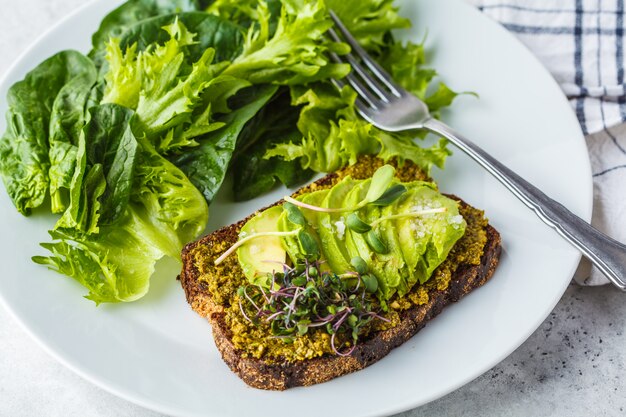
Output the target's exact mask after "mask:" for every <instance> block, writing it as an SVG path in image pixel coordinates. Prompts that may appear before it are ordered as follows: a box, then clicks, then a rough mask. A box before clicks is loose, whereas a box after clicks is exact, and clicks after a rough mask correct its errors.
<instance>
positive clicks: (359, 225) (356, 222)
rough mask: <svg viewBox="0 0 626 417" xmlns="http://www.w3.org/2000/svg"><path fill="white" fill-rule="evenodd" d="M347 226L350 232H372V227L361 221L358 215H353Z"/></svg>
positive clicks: (348, 219) (349, 217)
mask: <svg viewBox="0 0 626 417" xmlns="http://www.w3.org/2000/svg"><path fill="white" fill-rule="evenodd" d="M346 225H347V226H348V228H349V229H350V230H353V231H355V232H357V233H367V232H369V231H370V230H372V226H370V225H369V224H367V223H365V222H364V221H363V220H361V219H360V218H359V216H358V214H356V213H352V214H350V215H349V216H348V218H347V219H346Z"/></svg>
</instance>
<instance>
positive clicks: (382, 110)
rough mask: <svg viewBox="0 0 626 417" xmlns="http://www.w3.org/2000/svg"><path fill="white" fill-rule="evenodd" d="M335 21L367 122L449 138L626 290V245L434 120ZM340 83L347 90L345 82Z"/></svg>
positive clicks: (351, 81)
mask: <svg viewBox="0 0 626 417" xmlns="http://www.w3.org/2000/svg"><path fill="white" fill-rule="evenodd" d="M331 16H332V18H333V20H334V21H335V25H336V27H337V29H339V31H340V32H341V34H342V35H343V37H344V40H345V41H347V42H348V44H350V46H351V47H352V52H351V53H349V54H347V55H342V56H341V57H339V56H338V55H336V54H331V56H332V58H333V59H334V60H335V61H337V62H339V63H345V62H348V63H349V64H350V65H351V66H352V69H353V71H352V72H351V73H350V74H349V75H348V76H347V77H346V78H345V79H346V80H347V81H348V83H349V84H350V85H351V86H352V88H354V89H355V90H356V92H357V93H358V95H359V98H358V99H357V101H356V108H357V110H358V112H359V113H360V114H361V116H363V118H365V120H367V121H368V122H370V123H371V124H373V125H374V126H376V127H378V128H379V129H382V130H386V131H390V132H399V131H403V130H411V129H426V130H428V131H430V132H432V133H435V134H437V135H439V136H442V137H444V138H446V139H448V140H449V141H450V142H452V143H453V144H454V145H456V146H457V147H458V148H460V149H461V150H462V151H463V152H465V153H466V154H468V155H469V156H470V157H471V158H472V159H474V160H475V161H476V162H478V163H479V164H480V165H481V166H482V167H483V168H485V169H486V170H487V171H489V172H490V173H491V174H492V175H493V176H494V177H496V179H498V181H500V182H501V183H502V184H504V186H505V187H506V188H508V189H509V190H510V191H511V192H512V193H513V194H514V195H515V196H516V197H517V198H519V199H520V200H521V201H522V202H523V203H524V204H525V205H526V206H528V207H529V208H530V209H532V210H533V211H534V212H535V213H536V214H537V216H539V218H540V219H541V220H542V221H543V222H544V223H546V224H547V225H548V226H550V227H552V228H553V229H554V230H556V231H557V232H558V233H559V234H560V235H561V236H563V237H564V238H565V240H567V241H568V242H570V243H571V244H572V245H574V246H575V247H576V248H577V249H579V250H580V251H581V252H582V253H583V255H584V256H585V257H587V258H588V259H589V260H590V261H591V263H593V264H594V265H595V266H596V267H597V268H598V269H599V270H600V271H602V273H603V274H604V275H606V277H607V278H608V279H609V280H611V282H612V283H613V284H615V286H617V287H618V288H619V289H621V290H622V291H626V245H623V244H622V243H620V242H618V241H616V240H614V239H611V238H610V237H608V236H606V235H605V234H603V233H601V232H599V231H598V230H596V229H594V228H593V227H591V226H590V225H589V224H588V223H587V222H585V221H584V220H582V219H581V218H579V217H578V216H576V215H575V214H573V213H572V212H571V211H569V210H568V209H566V208H565V207H564V206H563V205H561V204H559V203H557V202H556V201H554V200H552V199H551V198H549V197H548V196H546V195H545V194H544V193H543V192H541V190H539V189H538V188H536V187H535V186H533V185H531V184H530V183H528V182H527V181H526V180H524V179H523V178H522V177H520V176H519V175H517V174H516V173H515V172H513V171H511V170H510V169H509V168H507V167H506V166H504V165H503V164H501V163H500V162H498V160H496V159H495V158H494V157H492V156H491V155H489V154H488V153H487V152H485V151H484V150H482V149H481V148H479V147H478V146H477V145H476V144H474V143H473V142H471V141H470V140H468V139H466V138H465V137H463V136H462V135H461V134H459V133H457V132H455V131H454V130H453V129H452V128H450V127H449V126H447V125H446V124H445V123H443V122H441V121H439V120H437V119H435V118H433V117H432V116H431V115H430V113H429V111H428V107H427V106H426V104H425V103H424V102H423V101H421V100H420V99H418V98H417V97H415V96H414V95H413V94H411V93H409V92H408V91H406V90H405V89H404V88H402V87H401V86H399V85H398V84H396V83H395V82H394V81H393V79H392V78H391V76H390V75H389V74H387V72H385V70H383V69H382V68H381V67H380V66H379V65H378V64H377V63H376V62H375V61H374V60H373V59H372V58H371V57H369V56H368V54H367V53H366V52H365V50H364V49H363V48H362V47H361V46H360V45H359V44H358V42H357V41H356V40H355V39H354V37H353V36H352V35H351V34H350V32H349V31H348V30H347V29H346V27H345V26H344V25H343V23H342V22H341V21H340V20H339V18H338V17H337V16H336V15H335V14H334V13H332V12H331ZM329 35H330V36H331V37H332V38H333V40H334V41H337V42H341V41H342V39H341V38H340V37H339V35H338V34H337V32H336V31H335V30H333V29H330V31H329ZM336 82H337V83H338V84H339V85H340V86H341V85H343V81H339V80H336Z"/></svg>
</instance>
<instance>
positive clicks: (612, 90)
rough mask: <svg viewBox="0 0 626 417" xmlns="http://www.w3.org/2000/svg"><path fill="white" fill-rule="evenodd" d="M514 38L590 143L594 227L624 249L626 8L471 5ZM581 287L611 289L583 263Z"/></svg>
mask: <svg viewBox="0 0 626 417" xmlns="http://www.w3.org/2000/svg"><path fill="white" fill-rule="evenodd" d="M468 1H469V2H470V3H471V4H473V5H475V6H476V7H478V8H479V9H480V10H481V11H482V12H483V13H484V14H486V15H487V16H489V17H491V18H493V19H495V20H497V21H498V22H500V23H501V24H502V25H503V26H504V27H505V28H506V29H508V30H509V31H511V32H512V33H513V34H515V35H516V36H517V37H518V38H519V39H520V41H522V42H523V43H524V44H525V45H526V46H527V47H528V48H529V49H530V50H531V51H532V52H533V53H534V54H535V55H536V56H537V57H538V58H539V60H540V61H541V62H543V64H544V65H545V66H546V67H547V68H548V70H549V71H550V72H551V73H552V75H553V76H554V78H555V79H556V80H557V82H558V83H559V84H560V85H561V88H562V89H563V92H564V93H565V94H566V95H567V97H568V98H569V100H570V103H571V105H572V108H573V110H574V111H575V112H576V116H577V117H578V120H579V122H580V125H581V127H582V129H583V132H584V133H585V135H586V140H587V147H588V149H589V155H590V159H591V166H592V170H593V177H594V208H593V209H594V212H593V220H592V224H593V225H594V226H595V227H596V228H598V229H600V230H602V231H604V232H605V233H608V234H609V235H611V236H612V237H614V238H616V239H617V240H620V241H622V242H626V83H625V67H626V61H625V60H624V56H625V51H624V50H625V48H626V39H625V36H624V31H625V27H626V25H625V19H626V15H625V4H624V3H625V2H626V0H468ZM576 280H577V281H578V282H579V283H582V284H587V285H599V284H605V283H607V282H608V281H607V279H606V278H604V276H602V275H601V274H600V273H599V272H598V271H596V270H595V269H592V268H590V267H589V265H588V264H587V263H583V264H582V265H581V268H579V271H578V273H577V274H576Z"/></svg>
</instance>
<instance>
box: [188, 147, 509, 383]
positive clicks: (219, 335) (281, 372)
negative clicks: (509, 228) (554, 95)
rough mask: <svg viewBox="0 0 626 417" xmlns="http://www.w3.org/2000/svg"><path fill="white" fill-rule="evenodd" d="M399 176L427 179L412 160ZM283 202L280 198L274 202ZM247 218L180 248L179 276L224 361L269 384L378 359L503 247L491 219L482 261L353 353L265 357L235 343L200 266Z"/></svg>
mask: <svg viewBox="0 0 626 417" xmlns="http://www.w3.org/2000/svg"><path fill="white" fill-rule="evenodd" d="M381 164H382V161H380V160H378V159H373V158H363V159H361V160H360V161H359V162H358V163H357V165H356V166H353V167H349V168H347V169H344V170H340V171H338V172H336V173H333V174H329V175H327V176H326V177H324V178H322V179H320V180H319V181H316V182H315V183H313V184H311V185H309V186H307V187H305V188H303V189H302V190H300V191H299V192H298V193H296V194H299V193H301V192H307V191H311V190H314V189H320V188H327V187H330V186H332V185H334V184H336V183H337V182H338V181H339V180H340V179H341V178H343V177H345V176H346V175H351V176H352V177H355V178H358V177H359V176H371V173H373V171H374V170H375V169H376V168H377V167H378V166H380V165H381ZM360 168H364V169H360ZM397 176H398V177H399V178H400V179H401V180H402V181H410V180H414V179H425V176H424V174H423V173H422V172H421V171H419V169H418V168H417V167H416V166H415V165H413V164H410V163H406V164H404V165H403V166H402V167H399V168H398V170H397ZM452 197H453V196H452ZM453 198H456V197H453ZM457 199H458V198H457ZM458 200H459V202H460V205H461V206H466V207H467V204H466V203H465V202H463V201H461V200H460V199H458ZM279 203H280V202H277V203H276V204H279ZM249 218H250V217H248V218H247V219H244V220H241V221H240V222H238V223H235V224H232V225H230V226H226V227H223V228H221V229H219V230H217V231H215V232H213V233H211V234H210V235H208V236H205V237H204V238H202V239H200V240H198V241H196V242H193V243H190V244H189V245H187V246H186V247H185V249H184V250H183V253H182V260H183V270H182V272H181V275H180V281H181V284H182V286H183V288H184V290H185V295H186V297H187V301H188V302H189V304H190V305H191V307H192V308H193V310H195V311H196V312H197V313H198V314H199V315H201V316H202V317H205V318H206V319H207V320H208V321H209V323H211V326H212V328H213V337H214V339H215V343H216V345H217V348H218V350H219V351H220V352H221V354H222V358H223V359H224V361H225V362H226V364H228V366H229V367H230V369H231V370H232V371H233V372H235V373H236V374H237V375H239V377H240V378H241V379H243V380H244V381H245V382H246V383H247V384H248V385H250V386H252V387H255V388H260V389H267V390H284V389H287V388H290V387H296V386H303V385H304V386H307V385H313V384H317V383H321V382H325V381H328V380H330V379H333V378H336V377H338V376H341V375H345V374H348V373H351V372H354V371H357V370H360V369H363V368H365V367H366V366H368V365H371V364H373V363H374V362H377V361H378V360H380V359H381V358H383V357H384V356H386V355H387V354H388V353H389V352H390V351H391V350H392V349H393V348H395V347H397V346H399V345H401V344H402V343H404V342H406V341H407V340H408V339H410V338H411V337H412V336H414V335H415V334H416V333H417V332H418V331H419V330H420V329H422V328H423V327H424V326H425V325H426V323H428V321H429V320H430V319H432V318H433V317H435V316H436V315H437V314H439V313H440V312H441V311H442V310H443V308H444V307H445V306H446V305H448V304H450V303H452V302H455V301H458V300H459V299H461V298H462V297H463V296H464V295H466V294H468V293H469V292H470V291H472V290H473V289H475V288H477V287H479V286H481V285H483V284H484V283H485V282H486V281H487V280H488V279H489V278H491V276H492V275H493V273H494V271H495V268H496V266H497V264H498V259H499V256H500V250H501V247H500V235H499V234H498V232H497V231H496V230H495V229H494V228H493V227H491V226H490V225H486V226H484V233H485V234H486V243H485V245H484V248H483V253H482V256H481V257H480V260H479V262H475V263H473V264H460V265H458V267H457V268H456V270H455V271H454V272H453V274H452V277H451V279H450V281H449V284H448V285H447V286H446V287H445V288H437V287H436V286H433V287H431V288H430V289H429V290H428V301H427V302H426V303H425V304H422V305H414V306H411V307H410V308H408V309H406V310H403V311H401V312H400V321H399V324H398V325H397V326H395V327H392V328H390V329H387V330H384V331H379V332H376V333H374V334H371V335H368V337H367V338H366V339H365V340H363V341H362V342H360V343H359V345H357V347H356V348H355V349H354V351H353V352H352V353H351V354H350V355H349V356H338V355H331V354H325V355H323V356H319V357H316V358H313V359H306V360H296V361H291V362H289V361H281V360H277V359H275V358H274V359H272V360H265V359H263V358H260V359H259V358H254V357H251V356H250V355H246V354H245V352H243V351H241V350H240V349H238V348H237V347H236V346H235V344H234V343H233V340H232V335H233V333H232V330H231V329H230V328H229V326H228V324H227V320H226V319H225V316H226V313H225V309H224V306H223V304H224V300H214V299H213V298H212V296H211V292H210V291H209V284H207V281H206V279H207V277H206V276H205V277H203V279H200V278H201V273H200V270H199V267H198V265H199V264H198V263H199V262H203V263H206V264H208V263H210V262H212V261H213V260H214V259H215V258H217V257H218V256H219V255H220V254H221V253H222V252H223V251H224V250H225V249H226V248H227V247H229V246H230V245H232V244H234V243H235V242H236V241H237V239H238V236H239V231H240V229H241V227H243V225H244V224H245V223H246V221H247V220H248V219H249ZM200 247H203V248H202V249H206V250H205V251H203V253H205V254H206V253H208V254H209V256H208V258H212V259H202V260H199V259H198V257H197V256H196V255H195V253H196V252H197V249H198V248H200ZM213 255H214V256H213ZM232 258H236V257H232ZM229 268H230V269H229V273H232V274H241V275H243V272H242V271H241V270H240V269H239V270H238V268H239V267H238V264H237V262H236V261H233V262H231V263H230V264H229ZM205 275H206V274H205ZM209 275H210V274H209ZM218 278H221V279H223V278H224V277H211V276H209V279H218ZM222 282H223V280H222ZM220 285H224V284H220ZM226 285H227V284H226ZM234 291H236V289H235V288H234V287H233V292H234ZM233 295H234V294H233Z"/></svg>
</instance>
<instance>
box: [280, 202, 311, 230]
mask: <svg viewBox="0 0 626 417" xmlns="http://www.w3.org/2000/svg"><path fill="white" fill-rule="evenodd" d="M283 209H284V210H285V212H287V220H289V221H290V222H291V223H293V224H297V225H298V226H304V225H306V219H305V218H304V215H303V214H302V212H301V211H300V209H299V208H298V207H296V206H295V205H294V204H292V203H285V204H283Z"/></svg>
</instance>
